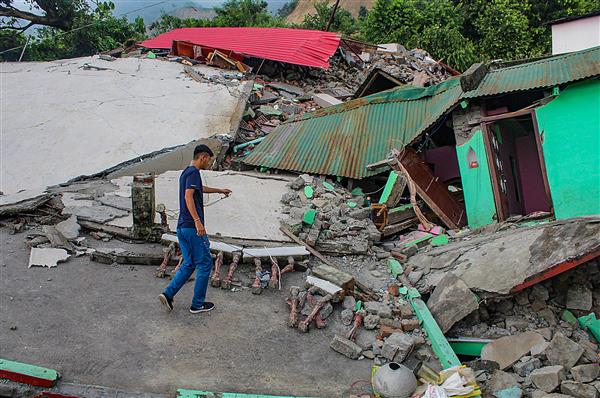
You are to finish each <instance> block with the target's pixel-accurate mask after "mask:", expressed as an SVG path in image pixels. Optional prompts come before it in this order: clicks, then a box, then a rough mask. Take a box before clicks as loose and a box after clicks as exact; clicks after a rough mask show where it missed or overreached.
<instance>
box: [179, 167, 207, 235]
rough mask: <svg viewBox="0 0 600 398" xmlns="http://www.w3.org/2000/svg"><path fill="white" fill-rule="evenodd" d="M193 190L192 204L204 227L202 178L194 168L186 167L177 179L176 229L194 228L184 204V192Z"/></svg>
mask: <svg viewBox="0 0 600 398" xmlns="http://www.w3.org/2000/svg"><path fill="white" fill-rule="evenodd" d="M186 189H193V190H194V204H195V205H196V211H197V212H198V216H199V217H200V222H201V223H202V225H204V203H203V196H202V178H201V177H200V171H199V170H198V169H197V168H195V167H194V166H188V167H187V168H186V169H185V170H183V172H182V173H181V176H180V177H179V221H178V222H177V228H195V227H196V226H195V225H194V218H193V217H192V215H191V213H190V211H189V210H188V208H187V205H186V204H185V190H186Z"/></svg>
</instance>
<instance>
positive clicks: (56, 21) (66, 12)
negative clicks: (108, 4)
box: [0, 0, 89, 32]
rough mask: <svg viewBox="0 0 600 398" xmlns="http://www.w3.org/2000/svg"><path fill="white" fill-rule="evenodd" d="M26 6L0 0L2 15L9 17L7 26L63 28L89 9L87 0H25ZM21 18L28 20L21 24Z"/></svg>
mask: <svg viewBox="0 0 600 398" xmlns="http://www.w3.org/2000/svg"><path fill="white" fill-rule="evenodd" d="M24 2H25V7H23V8H20V9H19V8H17V7H15V6H14V1H13V0H0V17H5V18H7V19H8V24H7V26H6V27H5V28H11V29H13V30H15V31H21V32H24V31H25V30H27V29H28V28H30V27H31V26H33V25H44V26H50V27H53V28H58V29H61V30H69V29H71V28H72V27H73V21H74V20H75V19H76V18H77V16H78V15H81V14H85V13H86V12H88V11H89V6H88V4H87V3H86V2H85V0H25V1H24ZM19 19H21V20H25V21H27V23H26V24H25V25H24V26H20V24H19Z"/></svg>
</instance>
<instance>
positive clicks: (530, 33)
mask: <svg viewBox="0 0 600 398" xmlns="http://www.w3.org/2000/svg"><path fill="white" fill-rule="evenodd" d="M25 2H26V6H27V7H24V8H23V9H18V8H17V7H16V6H15V5H14V4H13V0H0V17H2V18H3V19H2V24H3V25H4V26H2V29H0V52H2V51H4V50H7V49H11V48H14V47H19V46H23V45H24V44H25V43H26V41H27V36H25V33H24V32H25V31H26V30H27V29H28V28H29V27H31V26H33V25H37V26H41V27H39V28H38V29H37V31H36V32H35V33H34V34H32V35H30V37H29V39H30V43H29V45H28V47H27V50H26V51H25V53H24V59H25V60H49V59H57V58H69V57H76V56H84V55H90V54H94V53H97V52H101V51H105V50H109V49H112V48H115V47H118V46H119V45H121V44H123V43H125V42H127V41H130V40H136V41H137V40H141V39H143V38H144V37H145V36H146V35H156V34H159V33H163V32H166V31H169V30H171V29H174V28H180V27H205V26H258V27H276V26H280V27H284V26H288V27H294V28H304V29H318V30H324V29H325V28H326V27H327V24H328V22H329V19H330V16H331V13H332V11H333V2H331V1H330V2H327V1H322V2H318V3H316V4H315V12H314V13H313V14H311V15H307V16H306V17H305V18H304V21H303V22H302V23H301V24H299V25H293V26H290V25H289V24H287V23H286V22H285V19H284V18H285V17H286V16H287V15H289V14H290V13H291V12H292V11H293V10H294V8H295V7H296V5H297V4H298V0H290V2H288V3H286V4H284V6H282V7H281V9H280V10H279V11H278V12H277V15H272V14H270V13H269V12H268V10H267V2H266V1H264V0H228V1H227V2H226V3H224V4H223V5H222V6H220V7H216V8H215V13H216V16H215V18H214V19H212V20H206V19H180V18H177V17H174V16H171V15H163V16H162V17H161V18H160V19H159V20H157V21H155V22H154V23H152V24H150V25H149V26H146V25H145V24H144V21H143V20H141V19H137V20H135V21H134V22H133V23H131V22H128V21H127V19H126V18H125V17H120V18H117V17H115V16H114V15H113V11H114V4H113V3H112V2H110V1H93V3H94V5H95V8H92V7H90V6H89V3H88V2H87V1H86V0H25ZM598 9H600V5H599V4H598V2H597V0H377V1H376V2H375V5H374V6H373V9H372V10H370V11H368V10H367V9H366V8H364V7H362V8H361V10H360V12H359V15H358V17H356V18H355V17H353V16H352V15H351V14H350V12H348V11H347V10H345V9H343V8H338V10H337V12H336V15H335V17H334V19H333V21H332V25H331V28H330V30H331V31H336V32H341V33H343V34H344V35H346V36H352V37H354V38H357V39H360V40H364V41H367V42H371V43H390V42H397V43H401V44H403V45H404V46H405V47H406V48H414V47H420V48H423V49H425V50H427V51H428V52H429V53H430V54H431V55H432V56H433V57H434V58H435V59H441V60H444V62H446V63H447V64H448V65H450V66H452V67H454V68H457V69H459V70H464V69H466V68H468V67H469V66H470V65H471V64H472V63H474V62H478V61H489V60H492V59H499V58H502V59H519V58H528V57H535V56H539V55H543V54H548V53H549V52H550V48H551V34H550V27H549V25H548V22H549V21H552V20H554V19H557V18H561V17H567V16H576V15H583V14H586V13H589V12H592V11H596V10H598ZM23 21H25V22H23ZM19 55H20V50H13V51H9V52H5V53H3V54H0V60H15V59H18V58H19Z"/></svg>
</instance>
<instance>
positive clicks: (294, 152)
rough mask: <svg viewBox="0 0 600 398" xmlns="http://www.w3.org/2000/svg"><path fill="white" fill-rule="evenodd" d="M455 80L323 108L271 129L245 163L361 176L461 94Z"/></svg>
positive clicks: (345, 175) (366, 173) (432, 120)
mask: <svg viewBox="0 0 600 398" xmlns="http://www.w3.org/2000/svg"><path fill="white" fill-rule="evenodd" d="M461 94H462V90H461V88H460V80H459V79H458V78H453V79H450V80H446V81H445V82H442V83H440V84H438V85H436V86H432V87H427V88H415V87H409V88H398V89H393V90H389V91H384V92H382V93H377V94H374V95H371V96H368V97H363V98H358V99H356V100H353V101H349V102H346V103H344V104H340V105H336V106H332V107H327V108H323V109H321V110H319V111H316V112H313V113H312V114H310V115H307V116H304V117H303V118H301V119H299V120H295V121H291V122H287V123H284V124H282V125H281V126H279V127H278V128H277V129H275V130H274V131H273V132H271V134H269V136H268V137H267V138H266V139H265V140H264V141H263V142H262V143H261V144H260V145H259V146H258V147H256V149H254V151H253V152H252V154H250V155H249V156H248V157H247V158H246V159H245V160H244V162H245V163H247V164H250V165H255V166H259V165H260V166H264V167H270V168H277V169H283V170H293V171H301V172H304V173H313V174H326V175H336V176H341V177H350V178H356V179H361V178H364V177H368V176H371V175H374V174H377V172H378V171H376V172H373V171H369V170H367V168H366V166H367V165H368V164H370V163H374V162H377V161H380V160H381V159H384V158H385V157H386V156H387V155H388V153H389V152H390V151H391V150H392V149H393V148H401V147H403V146H404V145H406V144H408V143H410V142H411V141H412V140H414V139H415V138H416V137H417V136H419V135H420V134H421V133H422V132H423V131H424V130H425V129H426V128H427V127H429V126H431V125H432V124H433V123H435V122H436V121H437V120H438V119H439V118H440V117H441V116H442V115H443V114H444V113H445V112H446V111H448V109H450V107H452V106H453V105H454V104H455V103H456V102H457V101H458V99H459V98H460V95H461Z"/></svg>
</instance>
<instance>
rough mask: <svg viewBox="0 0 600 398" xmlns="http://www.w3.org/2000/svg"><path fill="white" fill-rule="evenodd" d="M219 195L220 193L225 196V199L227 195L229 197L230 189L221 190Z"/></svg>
mask: <svg viewBox="0 0 600 398" xmlns="http://www.w3.org/2000/svg"><path fill="white" fill-rule="evenodd" d="M219 193H222V194H223V195H225V197H228V196H229V195H231V189H227V188H223V189H221V190H220V192H219Z"/></svg>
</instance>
